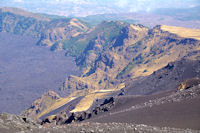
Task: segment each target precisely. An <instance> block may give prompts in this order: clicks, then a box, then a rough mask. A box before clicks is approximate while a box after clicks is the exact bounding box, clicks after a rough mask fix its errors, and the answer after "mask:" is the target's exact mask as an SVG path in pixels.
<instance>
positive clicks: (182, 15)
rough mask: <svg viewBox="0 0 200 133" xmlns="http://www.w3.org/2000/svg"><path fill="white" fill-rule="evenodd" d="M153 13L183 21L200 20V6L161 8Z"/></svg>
mask: <svg viewBox="0 0 200 133" xmlns="http://www.w3.org/2000/svg"><path fill="white" fill-rule="evenodd" d="M152 13H154V14H159V15H166V16H171V17H173V18H176V19H178V20H182V21H191V20H200V6H196V7H192V8H181V9H177V8H159V9H156V10H154V11H153V12H152Z"/></svg>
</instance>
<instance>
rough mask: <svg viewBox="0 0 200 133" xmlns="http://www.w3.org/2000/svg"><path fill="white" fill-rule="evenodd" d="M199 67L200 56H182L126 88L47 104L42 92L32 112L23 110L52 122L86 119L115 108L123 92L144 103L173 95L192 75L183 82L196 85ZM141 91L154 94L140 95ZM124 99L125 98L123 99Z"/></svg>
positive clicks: (72, 95)
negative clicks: (194, 57) (190, 57)
mask: <svg viewBox="0 0 200 133" xmlns="http://www.w3.org/2000/svg"><path fill="white" fill-rule="evenodd" d="M199 68H200V61H199V60H186V59H182V60H180V61H176V62H172V63H169V64H168V65H167V66H165V67H164V68H162V69H160V70H158V71H156V72H154V73H153V74H151V75H149V76H147V77H143V78H139V79H137V80H136V79H135V80H133V81H128V83H127V87H125V88H123V89H122V90H123V91H114V90H113V91H109V90H108V91H106V90H99V91H96V92H95V91H93V92H92V91H90V92H87V93H86V91H85V94H82V93H80V92H83V91H80V92H79V93H78V91H75V92H74V93H72V94H71V95H70V96H69V97H66V98H59V99H57V100H54V102H52V103H50V102H48V103H49V104H48V105H46V104H45V106H44V104H43V102H40V103H39V104H38V101H41V100H40V99H44V98H43V97H44V96H42V97H41V98H40V99H38V100H36V101H35V102H34V103H33V105H32V106H31V107H30V108H29V109H28V110H27V112H28V113H27V112H25V113H23V114H24V115H25V116H28V117H32V118H34V119H38V118H40V119H42V120H43V122H44V123H47V122H49V123H54V124H58V125H59V124H66V123H71V122H72V121H83V120H86V119H89V118H93V117H95V116H96V115H97V114H99V113H101V112H106V111H108V110H110V109H112V108H113V106H114V107H115V102H116V99H120V98H118V97H119V96H120V95H129V96H125V99H126V97H127V98H133V101H136V102H137V101H138V102H140V103H142V102H146V101H145V100H149V98H152V99H155V98H159V97H162V96H166V95H171V92H172V91H169V90H175V88H178V85H179V84H180V83H181V82H183V81H184V80H185V79H192V78H194V80H193V79H192V80H188V81H187V83H189V84H190V85H185V84H183V85H182V86H183V87H182V88H184V86H189V87H192V86H193V85H198V84H199V82H200V80H199V79H198V78H200V71H199ZM160 77H162V78H160ZM196 79H197V80H196ZM193 81H194V82H193ZM196 81H197V82H196ZM179 88H180V87H179ZM186 88H187V87H186ZM160 91H162V92H163V91H167V92H166V93H160V94H157V95H155V93H158V92H160ZM138 94H140V95H144V94H154V95H153V96H151V95H150V96H142V97H138V96H137V95H138ZM84 95H85V96H84ZM51 97H52V96H51ZM143 99H144V100H143ZM43 101H44V102H45V101H49V100H48V98H45V99H44V100H43ZM119 101H120V100H119ZM122 101H124V100H123V99H122ZM133 101H132V103H131V100H130V101H129V102H127V106H132V104H135V102H133ZM90 102H91V103H90ZM125 103H126V102H125ZM129 104H131V105H129ZM35 105H39V106H35ZM117 106H118V105H117ZM37 107H39V111H36V110H38V108H37ZM120 109H121V110H125V109H126V108H125V107H124V108H120ZM118 111H119V110H118Z"/></svg>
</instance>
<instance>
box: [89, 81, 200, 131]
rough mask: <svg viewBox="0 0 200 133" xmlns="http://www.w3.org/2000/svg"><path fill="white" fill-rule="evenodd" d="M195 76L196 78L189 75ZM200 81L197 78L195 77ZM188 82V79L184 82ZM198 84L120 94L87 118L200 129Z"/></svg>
mask: <svg viewBox="0 0 200 133" xmlns="http://www.w3.org/2000/svg"><path fill="white" fill-rule="evenodd" d="M191 80H195V79H191ZM194 82H196V83H200V79H198V80H197V81H194ZM183 84H187V81H185V82H183ZM199 100H200V84H199V85H196V86H195V84H194V86H193V87H190V88H187V89H186V90H182V91H174V90H173V91H166V92H162V93H158V94H154V95H148V96H131V95H130V96H122V97H117V98H116V99H115V105H114V107H113V108H112V109H111V110H110V111H109V112H107V113H102V114H100V115H97V116H96V118H95V117H93V118H92V119H89V120H88V121H90V122H102V123H104V122H125V123H136V124H141V123H143V124H147V125H154V126H159V127H163V126H167V127H176V128H191V129H198V130H199V129H200V126H199V123H200V119H199V118H200V111H199V108H200V106H199V105H200V104H199Z"/></svg>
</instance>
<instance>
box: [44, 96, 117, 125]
mask: <svg viewBox="0 0 200 133" xmlns="http://www.w3.org/2000/svg"><path fill="white" fill-rule="evenodd" d="M114 103H115V101H114V98H113V97H110V98H108V99H105V100H104V101H103V103H102V104H100V105H99V106H95V107H94V108H93V109H91V111H83V112H73V113H70V114H66V113H59V114H56V115H52V116H49V117H46V118H44V119H43V121H42V125H45V124H55V125H63V124H70V123H73V122H81V121H84V120H87V119H90V118H91V117H94V116H95V115H98V114H99V113H103V112H107V111H109V110H110V109H111V108H112V107H113V106H114Z"/></svg>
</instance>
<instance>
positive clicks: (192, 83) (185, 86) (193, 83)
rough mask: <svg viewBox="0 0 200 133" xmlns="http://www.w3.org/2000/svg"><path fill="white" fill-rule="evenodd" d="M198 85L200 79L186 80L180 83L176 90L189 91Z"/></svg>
mask: <svg viewBox="0 0 200 133" xmlns="http://www.w3.org/2000/svg"><path fill="white" fill-rule="evenodd" d="M198 84H200V79H199V78H198V77H196V78H192V79H187V80H185V81H184V82H182V83H181V84H180V85H179V86H178V88H177V89H178V90H185V89H189V88H191V87H193V86H196V85H198Z"/></svg>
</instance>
